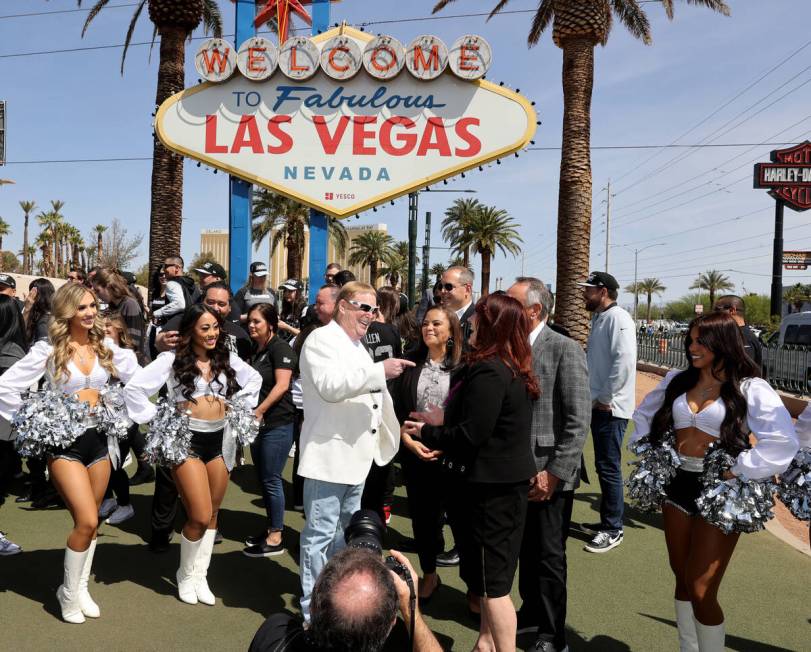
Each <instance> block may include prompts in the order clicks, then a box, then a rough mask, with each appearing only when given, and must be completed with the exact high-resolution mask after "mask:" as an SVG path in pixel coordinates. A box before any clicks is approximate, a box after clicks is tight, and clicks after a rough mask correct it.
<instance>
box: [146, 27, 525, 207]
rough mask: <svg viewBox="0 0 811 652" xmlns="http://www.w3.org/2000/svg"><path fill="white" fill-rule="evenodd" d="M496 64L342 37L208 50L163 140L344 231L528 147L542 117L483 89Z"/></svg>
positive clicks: (480, 53) (161, 121)
mask: <svg viewBox="0 0 811 652" xmlns="http://www.w3.org/2000/svg"><path fill="white" fill-rule="evenodd" d="M490 61H491V50H490V46H489V45H488V44H487V42H486V41H485V40H484V39H483V38H481V37H480V36H475V35H468V36H463V37H461V38H460V39H458V40H457V41H456V42H455V43H454V44H453V45H451V47H447V46H446V45H445V44H444V43H443V42H442V41H441V40H440V39H438V38H437V37H435V36H420V37H418V38H416V39H414V41H412V42H411V43H410V44H408V45H407V46H404V45H402V44H401V43H400V42H399V41H397V40H396V39H395V38H393V37H391V36H373V35H370V34H366V33H364V32H360V31H358V30H355V29H352V28H350V27H346V26H343V27H338V28H335V29H333V30H330V31H328V32H326V33H324V34H320V35H318V36H316V37H313V38H311V39H306V38H303V37H292V38H290V39H288V40H287V41H286V42H285V43H284V44H283V45H282V47H281V48H278V49H277V48H276V47H275V46H274V45H273V44H272V43H271V42H270V41H267V40H266V39H260V38H257V39H252V40H251V41H249V42H246V44H245V45H243V47H242V48H240V50H239V51H238V52H235V51H234V49H233V46H231V45H230V44H228V43H227V42H226V41H224V40H222V39H210V40H209V41H207V42H206V43H204V44H203V47H202V48H201V49H200V51H199V52H198V54H197V56H196V58H195V65H196V67H197V69H198V72H200V74H201V76H203V77H205V78H206V79H208V80H209V81H208V82H206V83H203V84H200V85H199V86H197V87H195V88H191V89H188V90H185V91H183V92H181V93H178V94H176V95H174V96H172V97H170V98H169V99H168V100H166V101H165V102H164V103H163V104H162V105H161V107H160V109H159V110H158V113H157V117H156V122H155V127H156V132H157V134H158V137H159V138H160V140H161V141H162V142H163V144H164V145H166V147H168V148H169V149H171V150H173V151H176V152H179V153H181V154H183V155H185V156H188V157H190V158H193V159H196V160H198V161H201V162H203V163H205V164H206V165H210V166H212V167H215V168H219V169H221V170H224V171H226V172H228V173H230V174H233V175H234V176H237V177H240V178H242V179H245V180H246V181H249V182H250V183H254V184H258V185H262V186H265V187H267V188H270V189H271V190H273V191H275V192H278V193H280V194H283V195H286V196H288V197H291V198H293V199H296V200H298V201H300V202H301V203H303V204H306V205H308V206H311V207H313V208H316V209H318V210H320V211H323V212H324V213H327V214H329V215H333V216H335V217H346V216H349V215H353V214H355V213H358V212H360V211H363V210H366V209H368V208H371V207H372V206H375V205H378V204H381V203H383V202H386V201H388V200H390V199H394V198H395V197H398V196H400V195H403V194H406V193H408V192H412V191H414V190H418V189H420V188H424V187H425V186H426V185H430V184H433V183H436V182H437V181H440V180H442V179H446V178H448V177H452V176H455V175H457V174H460V173H461V172H464V171H466V170H469V169H472V168H475V167H477V166H480V165H482V164H484V163H487V162H489V161H492V160H495V159H499V158H502V157H504V156H506V155H508V154H511V153H513V152H515V151H518V150H519V149H522V148H523V147H525V146H526V145H527V144H529V142H530V139H531V138H532V137H533V135H534V133H535V129H536V120H537V118H536V115H535V111H534V109H533V108H532V106H531V104H530V103H529V102H528V101H527V100H526V99H525V98H523V97H522V96H520V95H519V94H518V93H515V92H513V91H511V90H509V89H506V88H504V87H503V86H499V85H496V84H492V83H490V82H488V81H485V80H484V79H482V77H483V76H484V74H485V73H486V72H487V69H488V68H489V66H490Z"/></svg>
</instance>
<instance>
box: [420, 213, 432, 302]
mask: <svg viewBox="0 0 811 652" xmlns="http://www.w3.org/2000/svg"><path fill="white" fill-rule="evenodd" d="M430 260H431V211H426V213H425V243H424V244H423V246H422V291H423V292H425V291H426V290H427V289H428V272H429V271H430V266H431V262H430Z"/></svg>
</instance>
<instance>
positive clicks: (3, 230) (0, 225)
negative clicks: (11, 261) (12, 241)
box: [0, 217, 11, 251]
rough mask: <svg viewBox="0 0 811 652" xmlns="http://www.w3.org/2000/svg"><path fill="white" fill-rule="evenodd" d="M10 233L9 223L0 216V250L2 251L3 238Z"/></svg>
mask: <svg viewBox="0 0 811 652" xmlns="http://www.w3.org/2000/svg"><path fill="white" fill-rule="evenodd" d="M9 233H11V224H9V223H8V222H6V221H5V220H4V219H3V218H2V217H0V251H3V238H5V237H6V236H7V235H8V234H9Z"/></svg>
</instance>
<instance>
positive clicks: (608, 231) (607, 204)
mask: <svg viewBox="0 0 811 652" xmlns="http://www.w3.org/2000/svg"><path fill="white" fill-rule="evenodd" d="M610 246H611V179H609V180H608V184H607V185H606V187H605V271H606V273H608V248H609V247H610Z"/></svg>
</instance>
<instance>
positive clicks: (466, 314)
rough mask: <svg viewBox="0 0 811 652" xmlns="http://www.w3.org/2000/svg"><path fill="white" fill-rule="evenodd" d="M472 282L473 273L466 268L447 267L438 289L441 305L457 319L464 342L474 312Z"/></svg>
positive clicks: (468, 334)
mask: <svg viewBox="0 0 811 652" xmlns="http://www.w3.org/2000/svg"><path fill="white" fill-rule="evenodd" d="M474 280H475V276H474V275H473V272H471V271H470V270H469V269H467V268H466V267H460V266H454V267H449V268H448V269H446V270H445V272H444V273H443V274H442V280H441V286H440V289H439V292H440V297H441V300H442V305H443V306H445V307H446V308H450V309H451V310H453V311H454V312H455V313H456V316H457V317H458V318H459V324H460V325H461V326H462V334H463V335H464V337H465V342H467V340H468V338H469V337H470V324H469V320H470V318H471V317H472V316H473V313H474V311H475V310H476V305H475V304H474V303H473V281H474Z"/></svg>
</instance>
